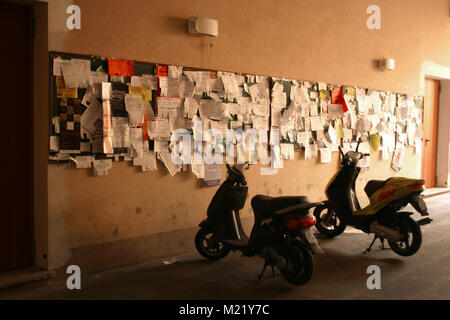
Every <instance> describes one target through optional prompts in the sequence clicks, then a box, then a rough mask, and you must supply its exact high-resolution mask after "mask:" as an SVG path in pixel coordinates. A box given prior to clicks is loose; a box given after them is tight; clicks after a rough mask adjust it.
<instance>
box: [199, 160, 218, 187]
mask: <svg viewBox="0 0 450 320" xmlns="http://www.w3.org/2000/svg"><path fill="white" fill-rule="evenodd" d="M204 172H205V175H204V179H203V180H204V182H205V184H206V185H208V186H211V185H218V184H219V183H220V179H221V178H222V165H221V164H205V165H204Z"/></svg>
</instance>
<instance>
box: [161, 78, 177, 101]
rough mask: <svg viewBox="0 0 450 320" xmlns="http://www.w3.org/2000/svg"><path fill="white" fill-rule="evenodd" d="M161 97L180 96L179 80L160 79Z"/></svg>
mask: <svg viewBox="0 0 450 320" xmlns="http://www.w3.org/2000/svg"><path fill="white" fill-rule="evenodd" d="M159 86H160V88H161V96H163V97H178V96H179V95H180V81H179V79H177V78H170V77H159Z"/></svg>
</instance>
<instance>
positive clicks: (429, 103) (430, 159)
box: [421, 78, 441, 188]
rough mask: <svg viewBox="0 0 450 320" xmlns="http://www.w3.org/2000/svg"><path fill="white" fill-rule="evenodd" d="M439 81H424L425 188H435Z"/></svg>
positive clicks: (423, 147) (423, 168) (423, 177)
mask: <svg viewBox="0 0 450 320" xmlns="http://www.w3.org/2000/svg"><path fill="white" fill-rule="evenodd" d="M440 87H441V84H440V81H439V80H435V79H430V78H426V79H425V99H424V111H423V137H422V170H421V171H422V172H421V176H422V179H425V187H426V188H432V187H435V186H436V159H437V157H436V156H437V143H438V141H437V139H438V115H439V94H440Z"/></svg>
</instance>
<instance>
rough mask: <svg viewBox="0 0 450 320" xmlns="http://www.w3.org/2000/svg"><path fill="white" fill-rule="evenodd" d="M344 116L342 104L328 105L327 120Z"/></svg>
mask: <svg viewBox="0 0 450 320" xmlns="http://www.w3.org/2000/svg"><path fill="white" fill-rule="evenodd" d="M343 116H344V110H343V109H342V104H329V105H328V117H329V118H342V117H343Z"/></svg>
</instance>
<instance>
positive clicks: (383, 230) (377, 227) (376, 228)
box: [369, 221, 403, 241]
mask: <svg viewBox="0 0 450 320" xmlns="http://www.w3.org/2000/svg"><path fill="white" fill-rule="evenodd" d="M369 230H370V232H372V233H375V234H376V235H378V236H379V237H381V238H385V239H387V240H389V241H400V240H402V238H403V235H402V234H401V233H400V232H398V231H397V230H394V229H392V228H388V227H385V226H382V225H381V224H379V223H378V222H377V221H374V222H372V223H371V225H370V227H369Z"/></svg>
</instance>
